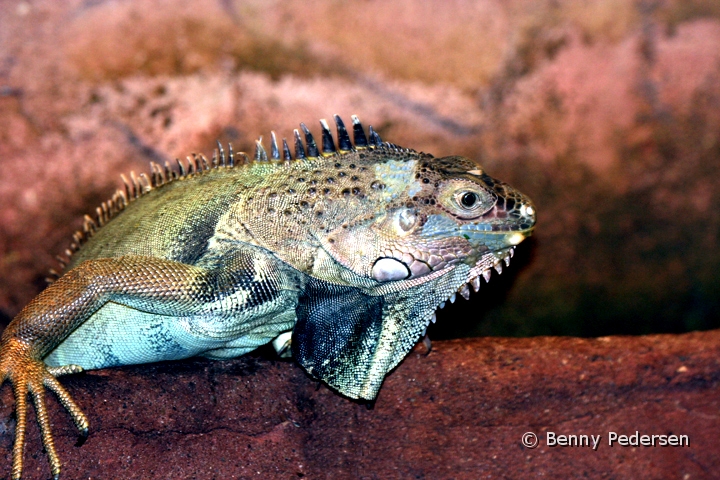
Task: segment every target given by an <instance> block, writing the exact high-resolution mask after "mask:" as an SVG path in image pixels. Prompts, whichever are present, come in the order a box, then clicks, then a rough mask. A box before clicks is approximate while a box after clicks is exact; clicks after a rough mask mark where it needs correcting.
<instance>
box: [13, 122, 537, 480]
mask: <svg viewBox="0 0 720 480" xmlns="http://www.w3.org/2000/svg"><path fill="white" fill-rule="evenodd" d="M352 120H353V126H352V132H353V140H351V139H350V135H349V133H348V131H347V130H346V128H345V126H344V125H343V122H342V120H341V119H340V118H339V117H338V116H337V115H336V116H335V122H336V124H337V145H336V142H335V141H334V140H333V137H332V134H331V132H330V130H329V127H328V125H327V122H325V121H324V120H321V122H320V123H321V126H322V142H321V146H320V148H318V146H317V145H316V143H315V141H314V139H313V136H312V134H311V133H310V131H309V130H308V128H307V127H306V126H305V124H300V125H301V127H302V131H303V134H304V137H305V143H304V144H303V141H302V137H301V133H300V132H299V131H298V130H295V131H294V155H293V154H291V151H290V147H289V145H288V143H287V141H286V140H283V141H282V143H281V144H280V145H279V144H278V142H277V140H276V137H275V134H274V133H273V134H272V142H271V149H270V153H269V154H268V152H267V151H266V150H265V148H264V147H263V144H262V138H261V139H260V140H258V141H257V142H256V152H255V155H254V158H253V159H252V160H251V159H249V158H248V156H247V155H245V154H237V155H236V154H233V152H232V147H230V148H229V153H228V154H226V153H225V152H224V150H223V148H222V146H220V145H219V149H218V150H216V151H215V155H214V156H213V158H212V160H207V159H206V158H205V157H204V156H202V155H199V156H197V155H194V156H193V158H190V159H189V160H190V161H189V163H188V164H185V163H183V162H181V161H178V169H177V170H176V169H173V168H171V167H170V166H169V165H168V164H165V166H164V167H161V166H159V165H156V164H152V165H151V166H152V174H151V175H150V178H149V179H148V177H146V176H145V175H140V177H135V175H134V174H133V175H132V177H131V180H130V181H127V180H126V179H125V177H123V179H125V189H124V190H119V191H118V192H116V193H115V195H114V196H113V198H112V199H111V200H109V201H108V202H105V203H103V204H102V206H101V207H100V208H98V210H97V218H96V219H92V218H90V217H88V216H86V217H85V226H84V231H83V232H78V233H76V234H75V242H74V243H73V244H72V245H71V249H70V250H68V251H67V255H68V258H67V265H66V266H65V273H64V274H63V275H62V276H59V278H57V280H56V281H55V282H54V283H52V284H51V285H50V286H49V287H48V288H47V289H46V290H44V291H43V292H42V293H40V294H39V295H38V296H37V297H36V298H35V299H34V300H33V301H32V302H30V303H29V304H28V305H27V306H26V307H25V308H24V309H23V310H22V311H21V312H20V313H19V314H18V315H17V317H15V319H14V320H13V321H12V323H10V325H9V326H8V327H7V329H6V330H5V332H4V333H3V335H2V340H1V341H0V380H2V381H3V382H4V381H5V380H10V382H11V383H12V385H13V389H14V396H15V402H16V407H15V408H16V412H17V427H16V430H15V444H14V449H13V467H12V478H14V479H18V478H20V477H21V474H22V466H23V445H24V438H25V428H26V425H27V413H26V412H27V404H26V402H27V396H28V395H27V394H28V393H30V396H31V398H32V400H33V402H34V404H35V408H36V413H37V420H38V423H39V424H40V429H41V434H42V440H43V443H44V446H45V450H46V452H47V455H48V457H49V461H50V466H51V471H52V474H53V475H54V477H55V478H58V477H59V474H60V460H59V457H58V454H57V452H56V450H55V447H54V445H53V437H52V433H51V431H50V424H49V420H48V413H47V410H46V405H45V391H46V389H48V390H51V391H53V392H54V393H55V394H56V395H57V396H58V398H59V400H60V403H61V404H62V405H63V406H64V407H65V408H66V409H67V410H68V412H69V413H70V415H71V416H72V419H73V421H74V423H75V425H76V426H77V428H78V429H79V430H80V432H81V434H82V435H83V436H86V435H87V431H88V421H87V418H86V417H85V415H84V414H83V413H82V411H81V410H80V408H79V407H78V405H77V404H76V403H75V402H74V401H73V400H72V398H71V396H70V394H69V393H68V392H67V391H66V390H65V389H64V388H63V387H62V386H61V385H60V383H59V382H58V381H57V379H56V377H58V376H60V375H64V374H68V373H75V372H80V371H82V370H87V369H98V368H105V367H112V366H116V365H131V364H138V363H147V362H157V361H162V360H174V359H181V358H188V357H192V356H195V355H200V356H204V357H209V358H216V359H224V358H232V357H237V356H239V355H243V354H245V353H247V352H249V351H251V350H253V349H255V348H256V347H258V346H260V345H263V344H266V343H268V342H270V341H273V340H274V342H273V344H274V345H275V347H276V349H278V350H279V351H282V350H284V349H285V348H286V347H287V346H288V345H290V348H291V350H292V355H293V356H294V357H295V359H296V360H297V362H298V363H299V364H300V365H301V366H302V367H303V368H304V369H305V370H306V371H307V373H308V374H310V375H311V376H312V377H315V378H317V379H320V380H322V381H323V382H325V383H326V384H327V385H329V386H330V387H332V388H333V389H335V390H336V391H338V392H339V393H341V394H343V395H346V396H347V397H350V398H353V399H367V400H372V399H374V398H375V396H376V395H377V393H378V389H379V388H380V385H381V384H382V382H383V379H384V378H385V375H386V374H387V373H388V372H389V371H390V370H391V369H392V368H393V367H395V366H396V365H397V364H398V363H399V362H400V361H401V360H402V359H403V357H405V355H406V354H407V353H408V352H409V351H410V349H411V348H412V347H413V346H414V345H415V344H416V343H417V342H418V340H419V339H421V338H423V336H424V334H425V329H426V328H427V326H428V324H429V323H430V322H431V321H435V310H436V309H437V308H438V307H439V306H441V305H443V304H444V302H445V301H446V300H448V299H450V300H451V301H453V300H454V299H455V295H456V293H460V294H461V295H462V296H464V297H466V298H467V297H468V295H469V288H470V287H473V288H474V289H475V290H476V291H477V289H478V288H479V287H480V277H481V276H483V277H484V278H485V279H486V281H487V280H489V278H490V270H491V268H495V269H497V271H498V272H500V271H501V269H502V264H503V262H504V263H506V264H509V262H510V257H511V256H512V255H513V251H514V248H515V245H517V244H518V243H520V242H521V241H522V240H523V239H524V238H526V237H527V236H528V235H530V233H531V232H532V229H533V226H534V224H535V209H534V207H533V205H532V203H531V201H530V200H529V199H528V198H527V197H526V196H524V195H523V194H521V193H520V192H518V191H517V190H515V189H513V188H512V187H510V186H508V185H507V184H505V183H502V182H500V181H498V180H495V179H494V178H491V177H490V176H488V175H487V174H486V173H485V172H484V171H483V170H482V169H481V168H480V167H479V166H477V165H476V164H475V163H473V162H472V161H470V160H468V159H466V158H463V157H457V156H452V157H443V158H433V156H432V155H429V154H425V153H418V152H415V151H414V150H409V149H406V148H401V147H399V146H397V145H393V144H391V143H383V142H382V140H381V139H380V137H379V136H378V134H377V133H376V132H375V131H373V129H372V127H370V128H369V130H368V134H367V135H366V133H365V131H364V129H363V127H362V125H361V124H360V121H359V120H358V118H357V117H356V116H353V117H352ZM291 143H293V142H291Z"/></svg>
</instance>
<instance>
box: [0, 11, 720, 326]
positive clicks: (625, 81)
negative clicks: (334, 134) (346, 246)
mask: <svg viewBox="0 0 720 480" xmlns="http://www.w3.org/2000/svg"><path fill="white" fill-rule="evenodd" d="M334 113H338V114H340V115H342V116H343V117H345V118H346V119H347V118H348V117H349V116H350V115H351V114H358V115H359V116H360V118H361V119H362V120H363V121H364V123H365V124H366V125H367V124H372V125H373V126H374V127H375V128H376V129H377V130H378V131H379V132H380V134H381V135H382V137H383V139H384V140H386V141H391V142H393V143H396V144H399V145H402V146H405V147H409V148H414V149H416V150H422V151H426V152H430V153H433V154H434V155H436V156H443V155H452V154H459V155H465V156H468V157H470V158H473V159H475V160H477V161H478V162H479V163H480V164H482V165H483V166H484V167H485V169H486V170H487V171H489V172H490V173H491V174H492V175H493V176H495V177H498V178H501V179H503V180H505V181H507V182H509V183H511V184H512V185H514V186H516V187H518V188H519V189H520V190H521V191H523V192H524V193H527V194H528V195H530V196H531V197H532V198H533V199H534V200H535V202H536V203H537V207H538V211H539V222H538V225H537V234H536V236H535V237H534V238H533V239H532V240H531V241H530V242H526V244H523V245H522V246H521V248H520V249H519V251H518V253H517V255H516V257H515V260H514V261H513V265H511V267H510V268H509V269H507V270H506V272H505V273H504V274H503V275H502V276H498V275H496V274H495V273H494V274H493V279H492V281H491V282H490V284H489V285H485V284H484V283H483V287H482V288H481V291H480V293H478V294H473V296H472V298H471V300H470V301H469V302H467V301H464V300H462V299H459V300H458V302H456V303H455V304H454V305H451V306H449V307H446V309H445V310H442V311H441V313H440V314H439V315H438V320H439V321H438V325H436V326H435V327H434V330H430V335H431V337H433V338H450V337H458V336H473V335H541V334H543V335H544V334H553V335H558V334H561V335H582V336H595V335H607V334H624V333H628V334H641V333H648V332H680V331H687V330H696V329H709V328H717V327H720V315H719V314H720V280H719V278H720V277H719V276H718V273H717V272H718V271H719V270H720V249H719V248H718V233H719V232H720V188H719V184H720V174H719V173H720V4H719V3H718V2H717V1H712V0H705V1H702V0H689V1H679V0H658V1H631V0H607V1H589V0H588V1H561V0H552V1H551V0H510V1H504V0H503V1H501V0H482V1H469V0H466V1H463V0H451V1H443V2H422V1H419V0H418V1H412V0H391V1H358V2H350V1H339V0H336V1H324V2H323V1H314V0H303V1H298V0H294V1H283V2H280V1H257V0H256V1H234V0H197V1H190V0H187V1H169V0H166V1H154V2H143V1H139V0H68V1H62V2H56V1H53V0H35V1H3V2H0V323H7V322H8V321H9V320H10V319H11V318H12V317H13V316H14V315H15V314H16V313H17V312H18V311H19V309H20V308H22V306H23V305H24V304H25V303H27V302H28V301H29V300H30V299H31V298H32V297H33V296H34V295H35V294H37V293H38V292H39V291H40V290H41V289H42V288H43V287H44V285H45V282H44V278H45V277H46V275H47V271H48V269H49V268H52V267H55V266H56V260H55V259H54V257H55V255H57V254H59V253H61V252H62V251H63V250H64V249H65V248H67V245H68V243H69V241H70V238H71V235H72V233H73V231H75V230H76V229H78V228H80V226H81V217H82V215H83V214H84V213H90V212H92V211H94V209H95V207H96V206H97V205H99V204H100V202H102V201H103V200H105V199H107V198H108V197H109V196H110V195H111V193H112V192H113V191H114V189H115V188H117V187H118V186H119V184H120V182H119V174H120V173H127V172H129V171H130V170H134V171H136V172H145V171H148V167H147V165H148V162H149V161H156V162H161V163H162V162H164V161H165V160H173V159H174V158H175V157H185V155H187V154H189V153H191V152H203V153H205V154H207V155H209V154H211V153H212V149H213V148H214V144H215V140H216V139H220V140H221V141H223V142H228V141H229V142H232V143H233V145H234V146H235V148H236V149H245V150H250V149H252V145H253V141H254V139H255V138H256V137H257V136H258V135H264V136H267V135H268V133H269V131H270V130H271V129H272V130H275V131H277V132H278V133H279V135H280V136H289V135H291V133H292V129H293V128H297V125H298V123H299V122H301V121H302V122H305V123H307V124H308V125H311V126H313V127H314V130H315V131H316V132H317V131H318V128H317V122H316V121H317V119H319V118H329V117H330V116H331V115H332V114H334ZM179 207H180V208H181V206H179Z"/></svg>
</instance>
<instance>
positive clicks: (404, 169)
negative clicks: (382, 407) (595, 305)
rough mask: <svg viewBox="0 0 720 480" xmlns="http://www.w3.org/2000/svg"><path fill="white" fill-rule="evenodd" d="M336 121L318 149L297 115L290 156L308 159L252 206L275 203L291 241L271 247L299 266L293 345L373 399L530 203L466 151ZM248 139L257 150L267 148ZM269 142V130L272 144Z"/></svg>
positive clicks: (529, 222) (509, 238)
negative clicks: (409, 142) (404, 144)
mask: <svg viewBox="0 0 720 480" xmlns="http://www.w3.org/2000/svg"><path fill="white" fill-rule="evenodd" d="M335 121H336V123H337V126H338V133H337V138H338V147H336V146H335V142H334V141H333V138H332V135H331V134H330V131H329V128H328V126H327V123H325V122H324V121H322V122H321V124H322V126H323V135H322V137H323V142H322V144H323V148H322V152H320V151H319V149H318V148H317V147H316V146H315V142H314V140H313V139H312V136H311V134H310V133H309V131H308V129H307V128H306V127H305V126H304V125H303V129H304V130H305V135H306V144H307V153H305V152H306V151H305V149H304V148H303V145H302V143H300V149H299V150H298V152H299V153H300V155H299V156H300V157H301V158H302V159H303V160H304V159H305V157H306V156H310V157H314V160H312V159H311V160H312V161H310V162H308V163H307V164H306V165H301V166H300V167H299V168H298V169H297V171H296V172H292V171H289V172H288V173H287V174H286V176H285V177H284V178H283V187H284V188H285V189H286V190H285V192H287V191H288V190H287V188H288V186H290V189H291V190H292V200H291V201H290V203H288V197H287V196H284V198H279V196H278V195H276V196H274V197H272V200H267V199H266V200H265V203H263V204H262V205H259V206H258V207H257V209H258V210H262V209H263V208H265V206H266V205H270V207H267V211H270V210H272V212H277V211H278V210H280V211H283V212H285V215H284V216H283V217H281V218H283V219H284V220H285V223H284V224H283V227H282V229H281V230H282V231H283V232H285V235H284V237H283V238H284V240H287V239H288V238H291V239H293V241H292V242H290V243H288V242H287V241H285V242H284V243H283V242H281V240H280V239H278V240H277V241H276V242H275V243H274V245H272V246H271V247H270V248H271V249H272V250H273V251H274V252H275V253H276V254H277V255H278V256H280V257H281V258H283V259H284V260H285V261H287V262H288V263H291V264H294V266H295V267H296V268H297V269H299V270H301V271H304V272H306V273H307V274H308V281H307V284H306V285H305V286H304V288H303V294H302V296H301V298H300V302H299V305H298V307H297V310H296V314H297V324H296V327H295V329H294V333H293V340H292V347H293V353H294V355H295V357H296V358H297V360H298V361H299V362H300V363H301V364H302V365H303V366H304V367H305V368H306V370H307V371H308V372H309V373H310V374H311V375H313V376H315V377H317V378H320V379H321V380H323V381H325V382H326V383H328V384H329V385H331V386H332V387H334V388H336V389H337V390H339V391H340V392H341V393H343V394H345V395H347V396H349V397H352V398H363V399H373V398H374V397H375V396H376V395H377V391H378V389H379V387H380V385H381V383H382V380H383V378H384V377H385V375H386V374H387V372H388V371H389V370H390V369H392V368H393V367H394V366H395V365H397V363H398V362H399V361H400V360H401V359H402V358H403V357H404V356H405V355H406V354H407V352H408V351H409V350H410V349H411V348H412V346H413V345H414V344H415V343H416V342H417V341H418V340H419V339H420V338H421V337H422V336H423V334H424V332H425V329H426V328H427V325H428V324H429V322H430V321H433V320H434V317H435V310H436V309H437V308H438V306H439V305H440V304H442V303H443V302H444V301H446V300H448V299H450V298H452V299H454V296H455V294H456V293H460V294H461V295H463V296H465V297H467V296H468V295H469V288H470V287H471V286H472V287H473V288H474V289H475V290H477V289H478V288H479V287H480V277H481V276H484V277H485V279H486V280H488V279H489V278H490V269H491V268H493V267H494V268H495V269H497V270H498V271H501V269H502V263H503V262H505V263H506V264H509V262H510V257H511V256H512V254H513V251H514V248H515V246H516V245H517V244H518V243H520V242H521V241H522V240H523V239H524V238H526V237H527V236H529V235H530V234H531V232H532V229H533V227H534V225H535V208H534V206H533V205H532V202H531V201H530V199H529V198H527V197H526V196H525V195H523V194H522V193H520V192H519V191H517V190H515V189H514V188H512V187H510V186H509V185H507V184H505V183H503V182H501V181H499V180H496V179H494V178H492V177H490V176H489V175H487V174H486V173H485V172H484V170H483V169H482V168H480V167H479V166H478V165H477V164H475V163H474V162H472V161H471V160H469V159H467V158H464V157H458V156H451V157H443V158H434V157H433V156H432V155H428V154H424V153H418V152H415V151H412V150H408V149H405V148H401V147H398V146H396V145H393V144H389V143H383V142H382V141H381V140H380V137H379V136H378V135H377V133H375V132H374V131H373V130H372V127H371V128H370V139H369V140H368V139H367V137H366V136H365V132H364V130H363V128H362V126H361V125H360V122H359V120H358V119H357V117H354V116H353V130H354V137H355V138H354V139H355V141H354V144H353V142H351V141H350V138H349V135H348V132H347V131H346V129H345V126H344V125H343V123H342V121H341V120H340V119H339V118H338V117H337V116H336V117H335ZM296 138H297V139H298V140H297V141H296V147H297V143H298V141H299V134H298V133H297V131H296ZM258 147H259V149H258V153H256V158H260V159H262V158H263V157H267V154H266V153H265V152H264V149H262V145H261V144H258ZM261 149H262V150H261ZM284 150H285V151H286V152H287V150H288V149H287V148H285V149H284ZM279 151H280V149H279V148H278V147H277V146H276V145H275V140H274V137H273V147H272V152H273V154H272V156H276V157H279ZM298 179H300V180H302V181H298ZM273 193H274V192H273ZM295 207H297V208H295ZM273 218H274V217H273ZM263 220H264V221H268V220H269V219H268V218H265V219H263ZM258 222H260V220H258Z"/></svg>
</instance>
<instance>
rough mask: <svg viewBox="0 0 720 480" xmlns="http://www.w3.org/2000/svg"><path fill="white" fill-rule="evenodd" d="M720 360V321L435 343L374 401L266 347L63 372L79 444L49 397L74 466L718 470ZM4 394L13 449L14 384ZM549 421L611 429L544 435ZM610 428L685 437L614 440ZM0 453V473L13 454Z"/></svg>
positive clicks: (590, 474)
mask: <svg viewBox="0 0 720 480" xmlns="http://www.w3.org/2000/svg"><path fill="white" fill-rule="evenodd" d="M719 359H720V332H718V331H713V332H705V333H691V334H685V335H675V336H672V335H657V336H645V337H602V338H598V339H594V340H585V339H573V338H561V337H538V338H532V339H472V340H456V341H444V342H436V344H435V345H434V347H433V350H432V352H431V353H430V354H429V355H427V356H426V355H425V354H424V350H423V347H420V346H419V347H418V348H417V349H416V350H415V351H414V352H413V353H412V354H411V355H410V356H409V357H408V358H407V359H406V360H405V361H404V362H403V363H402V364H401V365H400V366H399V367H398V368H397V369H396V370H395V371H394V372H393V373H392V374H391V375H390V376H389V377H388V379H387V380H386V382H385V385H384V386H383V388H382V390H381V392H380V396H379V398H378V400H377V402H376V404H375V406H374V408H373V409H368V408H366V406H365V405H361V404H357V403H355V402H352V401H350V400H347V399H344V398H342V397H340V396H338V395H337V394H335V393H333V392H331V391H330V390H328V389H327V388H326V387H323V386H319V385H318V384H316V383H315V382H314V381H312V380H311V379H309V378H308V377H307V376H306V375H305V374H304V373H303V372H302V371H301V370H300V369H299V368H298V367H297V366H295V365H294V364H292V363H291V362H284V361H274V360H269V359H265V358H262V357H258V356H250V357H244V358H241V359H238V360H234V361H227V362H210V361H204V360H196V361H184V362H174V363H168V364H161V365H150V366H138V367H128V368H120V369H112V370H103V371H97V372H89V373H85V374H81V375H78V376H74V377H68V378H67V379H66V380H65V381H64V384H65V385H66V386H67V387H68V388H69V390H70V391H71V393H72V394H73V395H74V396H75V399H76V400H77V401H78V403H79V404H80V405H82V406H83V408H84V411H85V413H86V414H88V416H89V419H90V422H91V434H90V437H89V439H88V440H87V442H86V443H85V444H84V445H83V446H82V447H79V448H77V447H74V446H73V443H74V442H75V439H76V434H75V432H74V430H73V426H72V424H71V422H70V420H69V418H68V417H67V415H65V414H64V412H61V410H60V407H59V406H57V405H52V408H51V409H50V410H51V413H52V422H53V424H54V428H55V432H56V435H57V446H58V448H59V451H60V453H61V455H62V459H63V461H64V475H63V478H68V479H76V478H78V479H79V478H87V479H96V478H97V479H101V478H158V479H159V478H203V479H205V478H207V479H211V478H218V479H219V478H284V479H287V478H303V477H304V478H313V479H314V478H368V479H371V478H427V479H430V478H433V479H434V478H457V479H476V478H529V477H546V478H647V479H656V478H681V479H702V478H716V477H717V475H716V474H717V472H718V469H720V443H718V442H717V432H718V431H720V413H719V412H720V360H719ZM2 399H3V402H2V405H3V406H2V407H1V408H0V418H2V419H3V420H2V421H3V423H2V424H0V425H2V426H3V427H4V428H3V429H2V432H3V433H2V435H1V436H0V442H1V443H2V445H3V451H4V452H8V451H9V448H10V445H11V443H10V442H11V436H10V434H9V432H10V431H11V430H12V424H11V422H10V421H9V420H8V418H9V414H10V408H9V405H10V404H11V403H12V402H11V396H10V392H9V389H5V390H4V391H3V393H2ZM526 432H533V433H535V434H537V435H538V437H539V442H540V445H539V446H538V447H537V448H534V449H531V448H526V447H524V446H523V445H522V443H521V438H522V436H523V434H524V433H526ZM549 432H553V433H555V434H557V435H601V436H602V439H601V442H600V444H599V445H598V448H597V450H593V449H592V448H591V447H569V446H566V447H561V446H555V447H549V446H548V445H547V438H548V433H549ZM610 432H615V433H617V434H625V435H633V434H635V432H640V434H641V435H642V434H648V435H652V434H656V435H668V434H675V435H687V436H688V438H689V446H686V447H679V446H677V447H672V446H665V447H661V446H655V447H652V446H644V447H643V446H637V447H633V446H621V445H618V444H617V443H615V444H614V445H613V446H609V444H608V438H609V437H608V436H609V434H610ZM26 458H27V467H26V474H27V478H28V479H36V478H37V479H44V478H48V476H49V469H48V466H47V461H46V459H45V456H44V454H42V452H41V446H40V442H39V436H38V429H37V427H36V426H35V425H33V426H32V427H31V428H30V432H29V442H28V446H27V454H26ZM0 460H2V462H0V463H1V464H0V476H3V477H4V476H6V475H7V472H8V468H9V465H10V455H9V453H5V455H4V458H0Z"/></svg>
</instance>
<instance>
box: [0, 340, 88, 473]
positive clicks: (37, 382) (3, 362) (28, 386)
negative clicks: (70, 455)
mask: <svg viewBox="0 0 720 480" xmlns="http://www.w3.org/2000/svg"><path fill="white" fill-rule="evenodd" d="M81 371H82V368H81V367H79V366H77V365H66V366H62V367H51V368H48V367H47V365H45V363H44V362H43V361H42V360H41V359H39V358H35V356H33V354H32V352H31V346H30V345H28V344H27V343H25V342H23V341H22V340H19V339H17V338H9V339H6V340H5V341H4V342H3V343H2V345H1V346H0V385H2V383H4V382H5V380H10V383H12V386H13V393H14V395H15V411H16V416H17V425H16V427H15V443H14V445H13V466H12V478H13V479H14V480H18V479H20V477H21V476H22V468H23V447H24V445H25V429H26V426H27V394H28V393H29V394H30V395H31V396H32V400H33V404H34V405H35V412H36V416H37V421H38V424H39V425H40V432H41V435H42V441H43V446H44V447H45V451H46V452H47V456H48V460H49V462H50V471H51V472H52V475H53V478H55V479H57V478H59V476H60V458H59V457H58V455H57V452H56V451H55V444H54V441H53V436H52V432H51V431H50V418H49V416H48V412H47V407H46V405H45V389H46V388H47V389H49V390H51V391H53V392H54V393H55V395H57V397H58V399H59V400H60V403H61V404H62V405H63V406H64V407H65V408H66V409H67V411H68V412H69V413H70V416H71V417H72V419H73V422H74V423H75V426H77V428H78V430H80V433H81V435H84V436H87V431H88V421H87V418H86V417H85V415H84V414H83V413H82V411H81V410H80V408H79V407H78V406H77V404H76V403H75V402H74V401H73V399H72V398H71V397H70V394H69V393H68V392H67V390H65V388H64V387H63V386H62V385H60V382H58V381H57V379H56V378H55V377H56V376H60V375H65V374H68V373H77V372H81Z"/></svg>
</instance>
